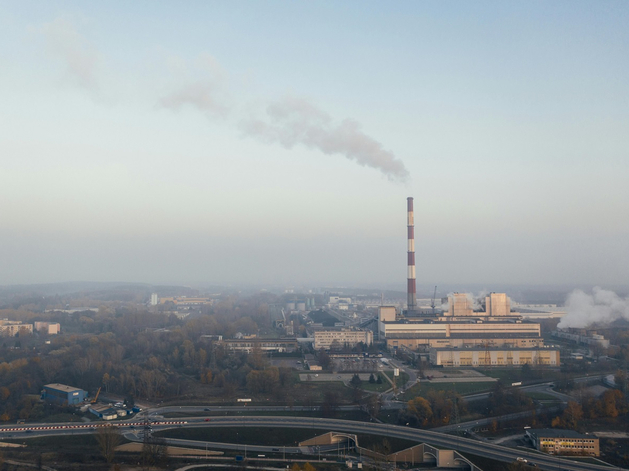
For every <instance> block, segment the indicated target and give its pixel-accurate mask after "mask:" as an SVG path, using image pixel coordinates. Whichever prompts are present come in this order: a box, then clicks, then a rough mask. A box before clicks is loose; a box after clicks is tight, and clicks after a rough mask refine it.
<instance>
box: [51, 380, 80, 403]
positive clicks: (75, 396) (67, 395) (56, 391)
mask: <svg viewBox="0 0 629 471" xmlns="http://www.w3.org/2000/svg"><path fill="white" fill-rule="evenodd" d="M86 396H87V392H86V391H83V390H82V389H80V388H75V387H72V386H66V385H65V384H58V383H55V384H47V385H45V386H44V389H43V391H42V396H41V398H42V399H43V400H44V401H46V402H50V403H51V404H57V405H60V406H67V405H70V406H72V405H79V404H82V403H83V401H84V400H85V398H86Z"/></svg>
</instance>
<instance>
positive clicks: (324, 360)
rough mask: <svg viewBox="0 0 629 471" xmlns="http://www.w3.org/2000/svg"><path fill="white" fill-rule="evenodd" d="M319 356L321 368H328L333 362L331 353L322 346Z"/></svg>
mask: <svg viewBox="0 0 629 471" xmlns="http://www.w3.org/2000/svg"><path fill="white" fill-rule="evenodd" d="M318 357H319V364H320V365H321V368H323V369H324V370H327V369H328V367H329V366H330V364H331V363H332V359H331V358H330V355H328V354H327V353H326V351H325V350H324V349H323V348H321V349H320V350H319V354H318Z"/></svg>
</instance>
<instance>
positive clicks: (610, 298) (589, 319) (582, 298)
mask: <svg viewBox="0 0 629 471" xmlns="http://www.w3.org/2000/svg"><path fill="white" fill-rule="evenodd" d="M617 319H627V320H629V298H625V299H623V298H621V297H619V296H618V295H617V294H616V293H614V292H613V291H609V290H605V289H602V288H599V287H598V286H597V287H596V288H594V289H593V290H592V294H591V295H590V294H587V293H585V292H583V291H581V290H574V291H573V292H572V293H570V295H568V299H567V300H566V315H565V316H564V317H562V318H561V321H560V322H559V325H558V327H561V328H566V327H586V326H588V325H590V324H592V323H593V322H597V323H602V324H608V323H610V322H613V321H615V320H617Z"/></svg>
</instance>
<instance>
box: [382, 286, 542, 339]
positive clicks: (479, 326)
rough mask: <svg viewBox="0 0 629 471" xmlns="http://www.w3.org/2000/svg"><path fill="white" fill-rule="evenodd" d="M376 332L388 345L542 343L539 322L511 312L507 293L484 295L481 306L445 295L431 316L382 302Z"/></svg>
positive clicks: (461, 297)
mask: <svg viewBox="0 0 629 471" xmlns="http://www.w3.org/2000/svg"><path fill="white" fill-rule="evenodd" d="M378 326H379V335H380V338H381V339H386V343H387V347H388V348H397V347H405V348H408V349H411V350H417V349H419V348H424V349H425V348H444V347H457V348H461V347H473V346H479V345H484V346H487V347H510V348H532V347H541V346H543V345H544V341H543V339H542V337H541V330H540V325H539V323H535V322H522V316H520V315H519V314H518V313H514V312H511V308H510V300H509V297H508V296H507V295H506V294H504V293H491V294H490V295H488V296H486V298H485V303H484V305H483V306H477V307H474V302H473V300H472V299H470V297H469V296H468V295H466V294H460V293H454V294H452V295H450V296H449V298H448V310H447V311H446V312H443V313H438V314H436V315H434V316H424V317H408V318H405V317H398V316H397V315H396V313H395V308H392V307H390V306H383V307H381V308H380V310H379V313H378Z"/></svg>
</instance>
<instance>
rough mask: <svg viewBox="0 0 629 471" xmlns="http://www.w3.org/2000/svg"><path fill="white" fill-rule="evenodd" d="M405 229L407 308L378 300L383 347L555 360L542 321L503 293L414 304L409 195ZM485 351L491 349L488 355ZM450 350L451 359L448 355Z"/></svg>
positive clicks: (466, 357)
mask: <svg viewBox="0 0 629 471" xmlns="http://www.w3.org/2000/svg"><path fill="white" fill-rule="evenodd" d="M407 234H408V236H407V239H408V240H407V243H408V249H407V250H408V252H407V255H408V262H407V267H408V276H407V285H408V286H407V309H406V310H403V311H401V312H398V310H397V309H396V308H395V307H393V306H381V307H380V308H379V310H378V329H377V333H378V338H379V339H380V340H385V342H386V346H387V348H390V349H396V348H401V347H403V348H407V349H410V350H414V351H417V350H423V351H429V350H431V349H433V350H434V351H435V353H434V360H435V361H436V362H443V363H454V362H456V363H457V364H459V365H461V364H470V365H471V366H472V365H475V364H476V365H481V364H484V363H488V364H505V365H506V364H524V363H528V362H529V361H530V362H534V363H537V364H548V365H559V352H557V351H556V350H553V351H550V350H547V349H543V350H542V349H541V347H543V346H544V341H543V339H542V336H541V329H540V324H539V323H537V322H525V321H524V318H523V316H522V315H521V314H520V313H519V312H514V311H512V309H511V300H510V299H509V297H508V296H507V294H506V293H490V294H488V295H486V296H485V297H484V298H481V299H474V298H473V297H472V296H471V295H469V294H466V293H453V294H450V295H449V296H448V298H447V303H448V306H447V309H445V310H443V309H439V310H436V311H435V309H434V307H433V309H432V310H431V311H426V310H420V309H418V307H417V295H416V281H415V276H416V271H415V240H414V236H415V225H414V213H413V198H408V199H407ZM432 304H433V306H434V300H433V303H432ZM315 344H316V341H315ZM456 349H464V350H463V351H455V350H456ZM488 351H489V352H490V354H489V355H486V353H487V352H488ZM448 352H449V353H448ZM464 352H466V353H464ZM474 352H476V353H474ZM492 352H493V353H492ZM500 352H502V353H500ZM542 352H543V353H542ZM448 355H450V356H449V357H448V358H451V359H450V360H446V358H447V356H448ZM455 357H456V360H455ZM486 357H487V360H486Z"/></svg>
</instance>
